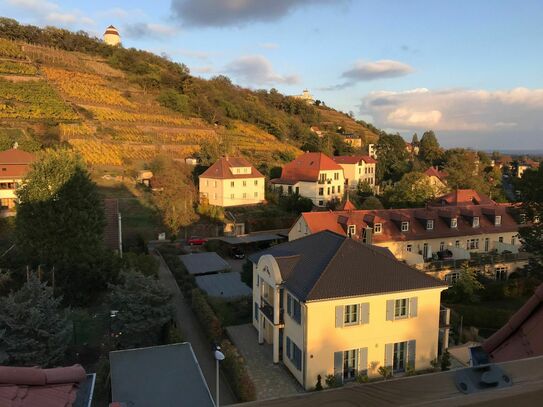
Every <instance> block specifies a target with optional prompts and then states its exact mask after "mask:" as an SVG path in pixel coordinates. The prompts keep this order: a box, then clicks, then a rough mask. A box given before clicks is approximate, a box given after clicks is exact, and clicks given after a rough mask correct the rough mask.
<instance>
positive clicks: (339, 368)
mask: <svg viewBox="0 0 543 407" xmlns="http://www.w3.org/2000/svg"><path fill="white" fill-rule="evenodd" d="M334 376H336V377H337V378H338V379H339V380H341V381H342V382H343V352H334Z"/></svg>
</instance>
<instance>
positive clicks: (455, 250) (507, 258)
mask: <svg viewBox="0 0 543 407" xmlns="http://www.w3.org/2000/svg"><path fill="white" fill-rule="evenodd" d="M522 223H523V217H522V214H518V213H517V212H516V208H515V207H513V206H511V205H509V204H498V203H496V202H494V201H492V200H491V199H490V198H488V197H487V196H484V195H482V194H478V193H477V192H475V191H473V190H457V191H454V192H452V193H450V194H447V195H444V196H442V197H441V198H439V199H437V200H436V201H434V202H432V203H430V204H429V205H427V207H425V208H409V209H380V210H342V211H334V212H332V211H329V212H308V213H303V214H302V215H301V216H300V217H299V218H298V220H297V221H296V223H295V224H294V226H293V227H292V228H291V230H290V231H289V240H296V239H299V238H301V237H303V236H307V235H310V234H313V233H317V232H319V231H322V230H331V231H334V232H336V233H339V234H341V235H344V236H350V237H352V238H354V239H356V240H360V241H362V242H366V243H371V244H373V245H376V246H381V247H386V248H388V249H389V250H390V251H391V252H392V253H393V254H394V255H395V256H396V258H397V259H399V260H402V261H405V262H406V263H408V264H410V265H413V266H415V267H417V268H420V269H424V270H426V271H427V272H429V273H431V274H433V275H435V276H437V277H440V278H445V279H447V280H454V279H456V278H457V277H458V271H459V268H460V267H461V265H462V264H463V263H465V262H466V261H468V262H470V264H472V265H473V266H475V267H476V268H478V269H479V270H480V271H482V272H485V273H486V274H488V275H490V276H494V277H495V278H497V279H505V278H507V277H508V276H509V274H510V273H511V272H513V271H515V270H516V269H518V268H519V267H522V266H524V265H526V264H527V261H528V256H529V255H528V254H527V253H523V252H519V248H520V241H519V237H518V230H519V227H520V225H521V224H522Z"/></svg>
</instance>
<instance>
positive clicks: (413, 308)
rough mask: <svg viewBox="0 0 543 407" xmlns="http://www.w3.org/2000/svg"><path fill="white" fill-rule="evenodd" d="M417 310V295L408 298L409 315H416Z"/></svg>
mask: <svg viewBox="0 0 543 407" xmlns="http://www.w3.org/2000/svg"><path fill="white" fill-rule="evenodd" d="M417 312H418V297H411V298H409V316H410V317H416V316H417Z"/></svg>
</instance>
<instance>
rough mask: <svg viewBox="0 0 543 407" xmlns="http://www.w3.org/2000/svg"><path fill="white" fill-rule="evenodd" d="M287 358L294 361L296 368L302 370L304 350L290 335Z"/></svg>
mask: <svg viewBox="0 0 543 407" xmlns="http://www.w3.org/2000/svg"><path fill="white" fill-rule="evenodd" d="M287 358H288V359H289V360H290V361H291V362H292V364H293V365H294V367H295V368H296V369H298V370H302V351H301V350H300V348H299V347H298V346H297V345H296V344H295V343H294V342H293V341H292V340H291V339H290V338H289V337H288V336H287Z"/></svg>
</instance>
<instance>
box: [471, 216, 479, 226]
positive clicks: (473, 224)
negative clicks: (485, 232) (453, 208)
mask: <svg viewBox="0 0 543 407" xmlns="http://www.w3.org/2000/svg"><path fill="white" fill-rule="evenodd" d="M472 226H473V227H474V228H478V227H479V217H478V216H474V217H473V222H472Z"/></svg>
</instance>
